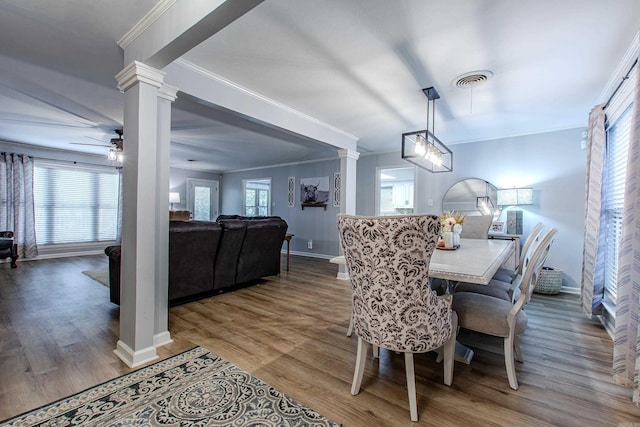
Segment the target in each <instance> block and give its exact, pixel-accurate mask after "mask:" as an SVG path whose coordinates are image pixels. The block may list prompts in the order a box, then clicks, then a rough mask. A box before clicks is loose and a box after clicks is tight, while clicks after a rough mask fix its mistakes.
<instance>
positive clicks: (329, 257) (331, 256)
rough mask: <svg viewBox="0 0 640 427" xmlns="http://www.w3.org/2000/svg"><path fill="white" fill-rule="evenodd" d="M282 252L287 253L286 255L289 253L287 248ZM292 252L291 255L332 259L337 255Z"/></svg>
mask: <svg viewBox="0 0 640 427" xmlns="http://www.w3.org/2000/svg"><path fill="white" fill-rule="evenodd" d="M281 253H283V254H285V255H286V254H287V251H286V250H284V251H281ZM290 253H291V255H297V256H306V257H309V258H322V259H331V258H334V257H335V255H327V254H315V253H313V252H300V251H291V252H290Z"/></svg>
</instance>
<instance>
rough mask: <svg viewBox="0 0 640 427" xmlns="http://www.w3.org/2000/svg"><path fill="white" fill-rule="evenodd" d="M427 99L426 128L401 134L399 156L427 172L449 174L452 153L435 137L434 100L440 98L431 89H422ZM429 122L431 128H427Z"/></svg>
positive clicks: (451, 166)
mask: <svg viewBox="0 0 640 427" xmlns="http://www.w3.org/2000/svg"><path fill="white" fill-rule="evenodd" d="M422 92H423V93H424V94H425V96H426V97H427V99H428V101H427V128H426V129H425V130H420V131H415V132H407V133H403V134H402V147H401V156H402V158H403V159H404V160H406V161H408V162H411V163H413V164H415V165H416V166H419V167H421V168H423V169H426V170H428V171H429V172H434V173H437V172H451V171H452V170H453V153H452V152H451V150H449V148H448V147H447V146H446V145H444V144H443V143H442V142H441V141H440V140H439V139H438V138H437V137H436V136H435V135H434V128H435V114H436V99H439V98H440V95H438V92H437V91H436V90H435V88H433V87H428V88H426V89H422ZM429 120H431V128H429Z"/></svg>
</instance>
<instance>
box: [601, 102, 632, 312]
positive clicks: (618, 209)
mask: <svg viewBox="0 0 640 427" xmlns="http://www.w3.org/2000/svg"><path fill="white" fill-rule="evenodd" d="M631 110H632V108H631V106H628V107H627V108H626V110H625V111H624V112H623V113H622V114H621V115H620V116H619V118H617V120H616V121H615V122H614V123H613V124H610V125H609V126H608V129H607V131H606V135H607V148H606V159H605V173H604V180H603V194H602V196H603V199H602V213H601V215H602V221H601V227H602V226H603V225H604V226H605V230H604V233H605V236H604V237H605V239H606V240H605V241H606V243H605V255H604V258H605V268H604V272H603V273H604V288H605V295H604V301H603V304H604V308H605V310H606V311H607V312H608V313H607V314H608V316H609V317H610V318H611V319H613V318H614V316H615V304H616V297H617V280H618V251H619V248H620V239H621V235H622V213H623V209H624V190H625V177H626V174H627V154H628V152H629V142H630V140H631Z"/></svg>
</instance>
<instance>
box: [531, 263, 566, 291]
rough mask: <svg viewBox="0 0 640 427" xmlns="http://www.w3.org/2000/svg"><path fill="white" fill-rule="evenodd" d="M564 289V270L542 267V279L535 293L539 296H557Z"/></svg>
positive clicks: (539, 280) (539, 278) (537, 284)
mask: <svg viewBox="0 0 640 427" xmlns="http://www.w3.org/2000/svg"><path fill="white" fill-rule="evenodd" d="M560 288H562V270H559V269H557V268H551V267H542V270H541V271H540V277H538V282H537V283H536V287H535V288H534V289H533V292H536V293H538V294H548V295H555V294H558V293H560Z"/></svg>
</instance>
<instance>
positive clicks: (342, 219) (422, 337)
mask: <svg viewBox="0 0 640 427" xmlns="http://www.w3.org/2000/svg"><path fill="white" fill-rule="evenodd" d="M439 228H440V220H439V218H438V217H437V216H435V215H408V216H387V217H359V216H349V215H342V214H341V215H338V232H339V235H340V243H341V245H342V250H343V252H344V256H345V261H346V264H347V268H348V269H349V276H350V280H351V289H352V319H353V327H354V331H355V333H356V335H357V336H358V349H357V356H356V366H355V372H354V374H353V384H352V387H351V394H353V395H356V394H358V393H359V391H360V385H361V383H362V376H363V374H364V367H365V359H366V354H367V350H368V347H369V345H370V344H372V345H373V346H374V348H376V347H380V348H385V349H387V350H391V351H396V352H402V353H404V359H405V369H406V377H407V388H408V395H409V408H410V414H411V420H412V421H417V420H418V409H417V404H416V389H415V375H414V364H413V353H426V352H428V351H432V350H436V349H439V348H441V347H444V349H443V350H444V383H445V384H446V385H451V383H452V381H453V364H454V361H453V358H454V353H455V338H456V331H457V317H456V313H455V312H453V311H452V310H451V298H450V296H449V295H447V296H444V297H438V296H437V295H436V294H435V292H433V291H432V290H431V289H430V288H429V277H428V273H429V261H430V260H431V255H432V253H433V250H434V249H435V247H436V243H437V240H438V231H439Z"/></svg>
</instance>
